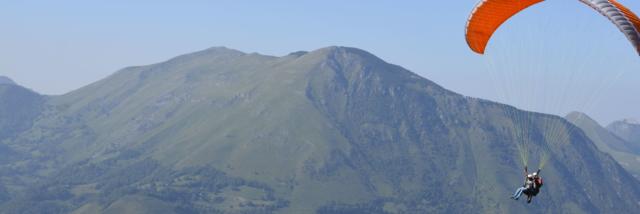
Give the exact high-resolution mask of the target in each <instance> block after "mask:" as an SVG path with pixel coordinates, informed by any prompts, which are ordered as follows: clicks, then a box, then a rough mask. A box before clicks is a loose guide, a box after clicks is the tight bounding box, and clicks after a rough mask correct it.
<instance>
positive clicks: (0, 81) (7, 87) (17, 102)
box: [0, 77, 45, 141]
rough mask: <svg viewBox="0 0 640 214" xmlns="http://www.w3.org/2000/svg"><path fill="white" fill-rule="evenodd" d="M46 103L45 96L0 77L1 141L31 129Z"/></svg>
mask: <svg viewBox="0 0 640 214" xmlns="http://www.w3.org/2000/svg"><path fill="white" fill-rule="evenodd" d="M44 101H45V98H44V97H43V96H41V95H39V94H37V93H35V92H33V91H31V90H29V89H26V88H23V87H22V86H19V85H16V84H14V83H13V82H12V81H11V80H10V79H9V78H6V77H0V141H1V140H4V139H6V138H9V137H13V136H14V135H15V134H17V133H19V132H21V131H24V130H27V129H29V128H30V127H31V124H32V123H33V122H34V120H35V118H36V117H37V116H38V115H39V114H40V113H41V112H42V110H43V106H44Z"/></svg>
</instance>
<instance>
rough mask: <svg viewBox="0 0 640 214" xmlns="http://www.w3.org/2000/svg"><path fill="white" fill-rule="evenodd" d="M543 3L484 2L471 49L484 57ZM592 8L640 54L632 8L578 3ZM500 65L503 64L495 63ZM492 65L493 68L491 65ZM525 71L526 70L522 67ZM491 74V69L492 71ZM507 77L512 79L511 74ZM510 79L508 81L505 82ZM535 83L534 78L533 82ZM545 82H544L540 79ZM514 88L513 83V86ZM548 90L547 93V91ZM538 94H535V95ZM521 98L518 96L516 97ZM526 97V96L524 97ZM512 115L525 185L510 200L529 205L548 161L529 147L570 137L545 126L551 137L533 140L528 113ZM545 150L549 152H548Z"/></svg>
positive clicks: (606, 0) (473, 24)
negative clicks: (501, 34) (513, 22)
mask: <svg viewBox="0 0 640 214" xmlns="http://www.w3.org/2000/svg"><path fill="white" fill-rule="evenodd" d="M543 1H544V0H481V1H480V3H478V4H477V6H476V7H475V8H474V9H473V11H472V12H471V15H470V16H469V19H468V21H467V24H466V28H465V38H466V42H467V44H468V46H469V48H470V49H471V50H472V51H473V52H476V53H478V54H484V53H485V49H486V48H487V44H488V43H489V41H490V40H491V37H492V36H493V34H494V33H495V32H496V31H497V30H498V29H499V28H500V26H501V25H502V24H504V23H505V22H506V21H507V20H509V19H510V18H511V17H513V16H514V15H516V14H518V13H520V12H521V11H523V10H526V9H527V8H529V7H531V6H533V5H535V4H538V3H540V2H543ZM576 1H579V2H581V3H583V4H585V5H587V6H589V7H590V8H592V9H594V10H595V11H597V12H598V13H600V14H601V15H603V16H604V17H606V18H607V19H609V21H611V23H613V24H614V25H615V26H616V27H617V28H618V30H620V32H622V34H624V36H625V37H626V38H627V39H628V40H629V42H630V43H631V45H632V47H633V48H634V49H635V50H636V52H637V53H638V54H640V18H638V16H637V15H636V14H634V13H633V12H632V11H631V10H630V9H629V8H627V7H625V6H624V5H622V4H621V3H619V2H618V1H617V0H576ZM504 59H505V60H507V61H509V62H510V61H515V59H512V58H511V55H508V56H507V57H504ZM494 64H500V63H494ZM492 65H493V64H492ZM522 67H525V66H522ZM490 70H491V69H490ZM508 76H512V74H509V75H508ZM502 79H508V78H502ZM533 79H535V78H533ZM540 79H542V80H544V79H543V78H540ZM511 84H513V83H511ZM511 84H506V85H507V86H505V91H506V93H505V94H507V96H506V97H510V96H508V95H509V94H510V93H509V92H512V90H506V88H508V86H510V85H511ZM544 90H546V89H544ZM534 94H535V93H534ZM515 97H518V96H515ZM521 97H527V96H521ZM522 114H523V113H518V112H515V111H514V112H510V115H509V116H513V117H515V118H517V121H519V122H520V126H519V127H518V128H515V129H514V130H512V133H513V135H514V138H517V139H516V141H517V142H518V143H516V145H517V147H518V148H517V149H518V151H519V152H520V157H521V159H522V164H523V165H524V184H523V185H522V186H521V187H518V188H517V189H516V190H515V192H514V193H513V195H511V199H514V200H518V199H520V198H521V197H522V196H523V195H525V196H526V197H527V200H526V201H527V203H531V202H532V199H533V198H534V197H536V196H537V195H538V193H540V191H541V188H542V186H543V181H542V177H541V176H540V171H541V169H542V167H544V165H545V164H546V162H547V161H548V159H549V152H548V148H546V149H545V148H544V146H541V145H537V147H538V149H537V150H536V151H537V152H533V151H530V150H529V148H530V147H531V146H532V145H531V144H530V143H532V142H536V141H543V140H557V141H561V142H568V141H570V140H569V137H566V136H565V137H564V138H563V139H560V140H558V139H559V138H562V136H563V135H562V134H561V131H558V130H557V129H558V127H559V126H556V125H554V124H547V123H545V122H542V124H543V125H545V126H548V127H553V128H551V129H549V130H551V132H552V133H548V134H545V136H543V137H539V139H542V140H534V139H532V138H533V137H534V136H532V133H531V131H530V130H529V129H530V128H532V127H534V126H535V122H534V121H532V119H531V118H530V117H529V116H528V115H529V113H525V115H522ZM545 150H546V151H545ZM530 154H534V155H537V154H541V156H540V159H539V160H540V166H539V167H538V170H537V171H535V172H532V173H530V172H529V170H528V168H527V163H528V161H529V160H528V156H529V155H530Z"/></svg>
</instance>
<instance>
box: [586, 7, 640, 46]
mask: <svg viewBox="0 0 640 214" xmlns="http://www.w3.org/2000/svg"><path fill="white" fill-rule="evenodd" d="M580 1H581V2H582V3H585V4H586V5H589V6H590V7H591V8H593V9H595V10H596V11H598V12H600V14H602V15H604V16H605V17H607V18H608V19H609V20H611V22H613V24H615V25H616V26H617V27H618V29H620V31H622V33H624V35H625V36H626V37H627V39H629V41H630V42H631V44H633V46H634V48H635V49H636V51H637V52H638V54H640V32H639V31H638V29H640V18H638V16H637V15H636V14H634V13H633V12H631V10H629V8H627V7H625V6H624V5H622V4H620V3H619V2H617V1H616V0H580Z"/></svg>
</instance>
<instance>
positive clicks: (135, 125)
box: [0, 47, 640, 213]
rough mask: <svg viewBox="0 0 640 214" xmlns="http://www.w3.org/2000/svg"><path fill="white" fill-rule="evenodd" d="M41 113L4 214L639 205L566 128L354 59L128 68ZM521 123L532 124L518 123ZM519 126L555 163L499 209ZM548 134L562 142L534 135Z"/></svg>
mask: <svg viewBox="0 0 640 214" xmlns="http://www.w3.org/2000/svg"><path fill="white" fill-rule="evenodd" d="M46 105H47V106H48V107H47V111H45V113H43V116H41V117H39V118H38V119H37V121H36V123H35V124H34V125H33V127H32V128H31V129H29V130H28V131H26V132H24V133H21V134H19V136H18V137H16V138H15V139H14V140H11V141H10V142H8V143H6V145H7V146H8V147H9V148H12V149H14V150H17V151H29V154H33V155H34V156H35V157H34V158H31V159H29V158H27V159H24V160H22V161H23V162H22V163H24V164H23V165H17V166H15V167H14V168H15V169H17V170H22V171H25V172H31V173H30V174H27V173H25V175H24V176H23V177H28V178H31V179H28V180H27V181H24V182H22V183H19V182H17V181H16V179H13V180H12V179H6V180H9V181H12V182H11V185H10V186H11V188H9V189H8V191H9V192H11V193H13V194H12V195H13V197H12V198H11V199H10V200H9V201H8V202H5V203H3V204H2V205H0V210H3V211H5V212H9V213H11V212H27V213H28V212H32V213H42V212H50V213H56V212H74V213H127V212H134V213H314V212H317V213H385V212H386V213H433V212H436V213H443V212H447V213H477V212H486V213H512V212H531V213H549V212H552V213H555V212H568V213H580V212H583V213H599V212H618V213H630V212H633V211H634V210H636V209H639V208H640V185H639V183H638V181H637V180H635V179H633V177H632V176H631V175H629V174H628V173H627V172H626V171H625V170H624V169H623V168H622V167H620V165H618V164H617V163H616V162H615V161H614V160H613V159H612V158H610V157H609V156H608V155H606V154H604V153H602V152H599V151H598V149H597V147H596V146H595V145H594V143H593V142H591V141H590V140H589V138H588V137H587V136H586V135H585V134H584V133H583V132H582V131H580V130H579V129H577V128H574V127H573V125H572V124H570V123H568V122H567V121H565V120H564V119H562V118H560V117H556V116H551V115H543V114H537V113H531V112H523V111H519V110H517V109H514V108H512V107H509V106H506V105H501V104H497V103H493V102H488V101H484V100H479V99H474V98H468V97H464V96H461V95H458V94H455V93H453V92H450V91H447V90H446V89H443V88H442V87H440V86H438V85H436V84H435V83H433V82H430V81H428V80H426V79H424V78H422V77H419V76H417V75H416V74H413V73H411V72H409V71H407V70H405V69H403V68H401V67H398V66H395V65H391V64H388V63H386V62H384V61H382V60H381V59H379V58H377V57H375V56H373V55H371V54H370V53H367V52H365V51H362V50H359V49H353V48H342V47H329V48H323V49H319V50H316V51H312V52H308V53H307V52H296V53H293V54H290V55H288V56H284V57H273V56H264V55H259V54H246V53H242V52H239V51H235V50H230V49H226V48H211V49H207V50H204V51H201V52H197V53H193V54H188V55H183V56H179V57H176V58H174V59H171V60H169V61H166V62H163V63H158V64H154V65H148V66H139V67H130V68H126V69H123V70H121V71H119V72H117V73H115V74H113V75H112V76H110V77H108V78H106V79H103V80H101V81H99V82H96V83H94V84H91V85H89V86H86V87H83V88H81V89H78V90H76V91H74V92H71V93H69V94H66V95H62V96H56V97H50V98H49V99H48V101H47V103H46ZM523 115H527V117H528V118H531V123H530V124H529V123H527V124H524V123H522V121H519V120H517V119H515V118H513V117H517V116H523ZM525 128H527V129H530V130H531V132H532V133H534V134H532V135H531V139H529V140H528V141H530V143H529V144H528V145H529V147H530V148H529V150H530V151H532V152H534V153H541V152H542V151H550V154H549V157H550V159H549V163H548V164H547V167H546V168H544V169H543V173H544V174H543V175H544V176H545V181H546V183H547V185H546V186H545V189H544V190H543V192H542V193H541V194H540V195H539V197H538V198H537V199H536V201H535V203H534V204H532V205H528V206H527V205H525V204H524V203H519V202H517V201H512V200H510V199H509V198H508V196H509V195H510V194H511V193H512V191H513V190H515V188H516V187H518V186H519V185H521V183H520V182H521V181H522V178H521V176H522V172H521V171H522V169H521V168H522V166H520V164H519V157H518V150H517V148H516V145H517V140H518V139H520V138H518V137H517V136H515V134H513V133H514V131H515V130H521V129H525ZM558 130H560V131H558ZM551 131H554V133H561V134H559V135H558V136H557V137H558V138H563V139H570V141H564V140H558V139H553V138H549V137H548V136H547V137H545V136H546V135H543V134H542V133H544V132H551ZM562 142H565V143H562ZM567 142H569V143H567ZM25 153H26V152H25ZM533 156H534V155H533V154H532V157H533ZM12 164H14V165H15V163H12ZM5 177H6V176H5ZM586 178H588V179H586Z"/></svg>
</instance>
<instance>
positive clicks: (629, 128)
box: [607, 119, 640, 153]
mask: <svg viewBox="0 0 640 214" xmlns="http://www.w3.org/2000/svg"><path fill="white" fill-rule="evenodd" d="M607 129H608V130H609V131H611V132H613V133H614V134H616V135H618V136H619V137H620V138H622V139H624V140H626V141H628V142H631V143H633V144H634V145H635V148H636V149H635V151H636V152H638V153H640V123H639V122H638V121H637V120H633V119H627V120H621V121H616V122H613V123H611V124H609V125H608V126H607Z"/></svg>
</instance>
